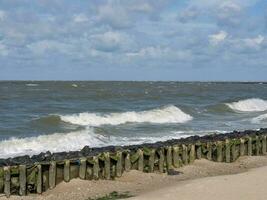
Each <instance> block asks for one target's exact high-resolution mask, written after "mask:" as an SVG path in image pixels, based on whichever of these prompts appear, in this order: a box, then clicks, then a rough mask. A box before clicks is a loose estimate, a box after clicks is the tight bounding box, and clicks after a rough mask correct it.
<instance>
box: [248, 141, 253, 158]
mask: <svg viewBox="0 0 267 200" xmlns="http://www.w3.org/2000/svg"><path fill="white" fill-rule="evenodd" d="M248 156H252V138H251V137H249V136H248Z"/></svg>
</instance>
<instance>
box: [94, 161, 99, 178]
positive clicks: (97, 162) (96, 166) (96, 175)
mask: <svg viewBox="0 0 267 200" xmlns="http://www.w3.org/2000/svg"><path fill="white" fill-rule="evenodd" d="M93 162H94V166H93V178H94V179H95V180H98V179H99V159H98V157H97V156H94V157H93Z"/></svg>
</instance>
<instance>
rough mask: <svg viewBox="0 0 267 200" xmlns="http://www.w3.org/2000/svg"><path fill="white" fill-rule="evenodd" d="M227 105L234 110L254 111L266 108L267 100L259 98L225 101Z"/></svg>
mask: <svg viewBox="0 0 267 200" xmlns="http://www.w3.org/2000/svg"><path fill="white" fill-rule="evenodd" d="M226 105H227V106H228V107H230V108H231V109H232V110H235V111H242V112H256V111H265V110H267V101H266V100H263V99H259V98H251V99H245V100H240V101H237V102H232V103H226Z"/></svg>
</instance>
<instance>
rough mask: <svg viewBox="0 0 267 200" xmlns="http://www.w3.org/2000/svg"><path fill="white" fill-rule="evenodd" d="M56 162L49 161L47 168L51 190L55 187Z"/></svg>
mask: <svg viewBox="0 0 267 200" xmlns="http://www.w3.org/2000/svg"><path fill="white" fill-rule="evenodd" d="M56 167H57V164H56V161H51V162H50V166H49V188H50V189H53V188H54V187H55V186H56V171H57V168H56Z"/></svg>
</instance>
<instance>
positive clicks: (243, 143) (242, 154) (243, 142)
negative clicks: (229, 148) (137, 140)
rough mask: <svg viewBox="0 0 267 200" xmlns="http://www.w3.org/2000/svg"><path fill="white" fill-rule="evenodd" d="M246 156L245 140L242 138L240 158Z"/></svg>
mask: <svg viewBox="0 0 267 200" xmlns="http://www.w3.org/2000/svg"><path fill="white" fill-rule="evenodd" d="M244 155H245V139H244V138H240V156H244Z"/></svg>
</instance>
